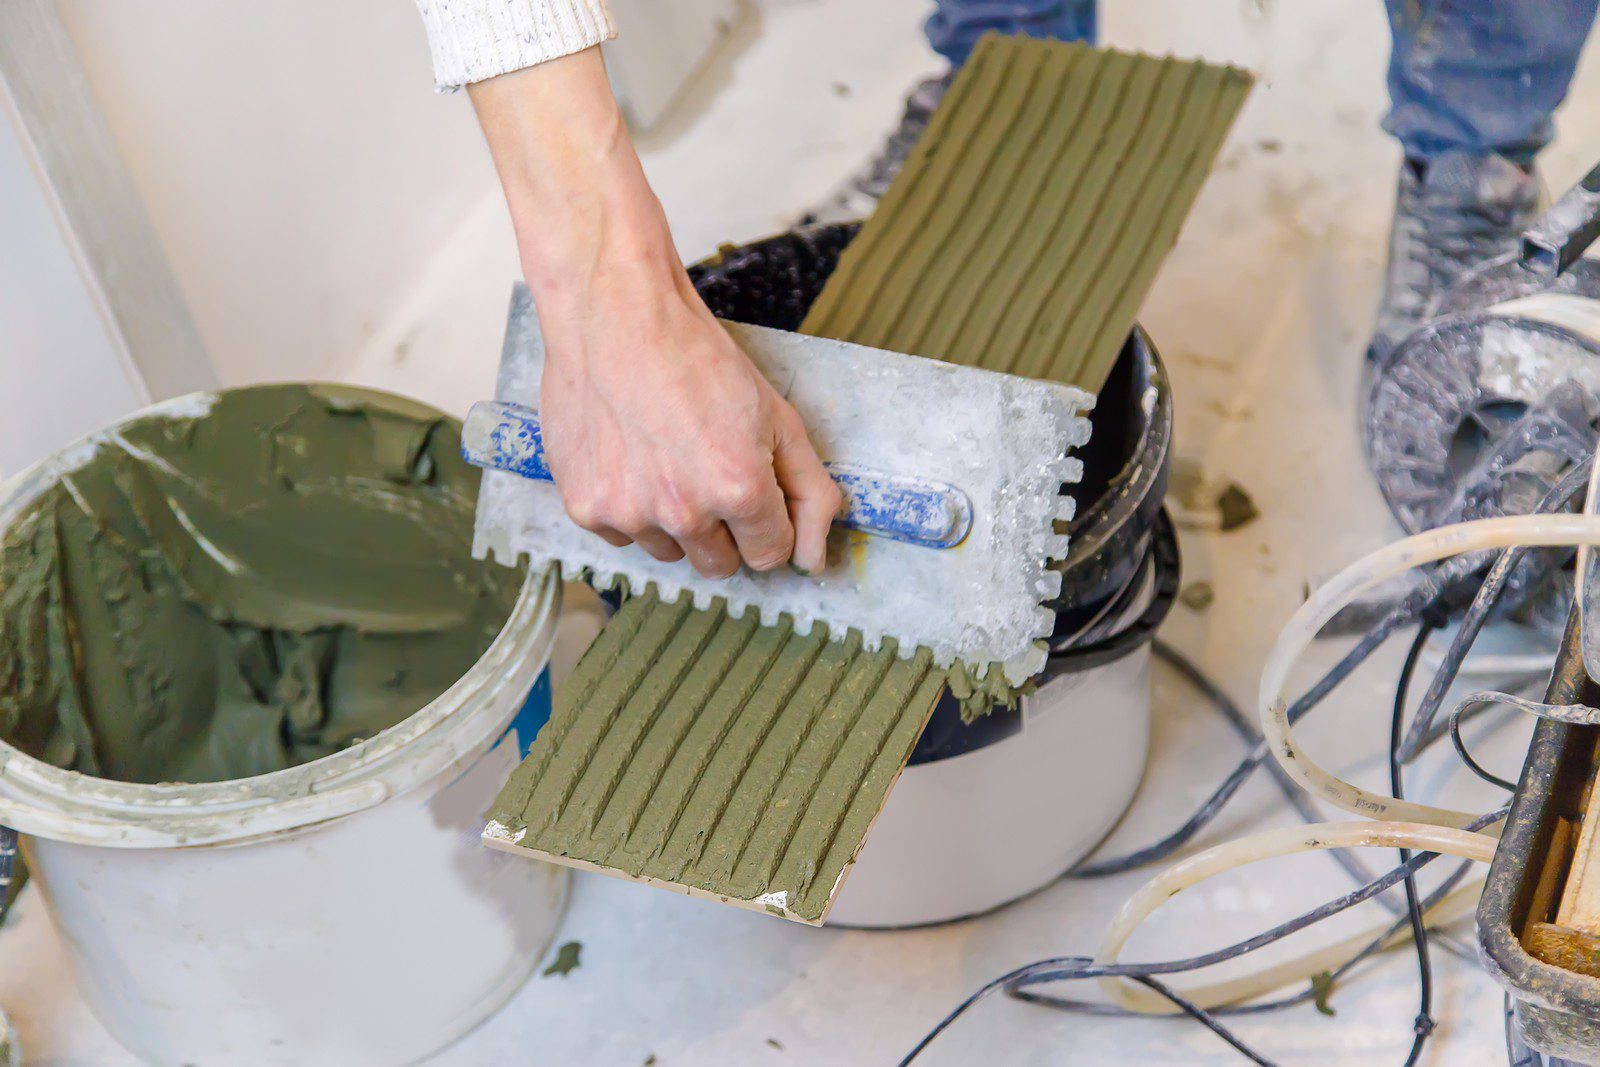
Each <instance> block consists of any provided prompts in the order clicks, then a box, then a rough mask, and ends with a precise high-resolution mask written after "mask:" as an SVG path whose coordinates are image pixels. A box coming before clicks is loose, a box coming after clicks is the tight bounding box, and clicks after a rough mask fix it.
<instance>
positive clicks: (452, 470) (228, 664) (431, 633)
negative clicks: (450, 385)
mask: <svg viewBox="0 0 1600 1067" xmlns="http://www.w3.org/2000/svg"><path fill="white" fill-rule="evenodd" d="M457 437H458V432H457V428H456V426H455V424H453V423H452V422H451V420H449V419H447V418H446V417H445V416H443V415H442V414H440V413H439V412H437V411H434V410H432V409H431V408H427V407H425V406H423V405H420V404H416V403H414V402H412V401H408V400H403V399H402V398H399V397H393V396H389V395H387V394H380V393H373V392H369V391H366V390H355V389H347V388H342V387H333V386H305V385H281V386H262V387H254V388H249V389H240V390H233V391H229V392H226V393H223V394H220V395H218V396H217V397H215V398H213V399H212V400H211V402H210V403H209V404H208V405H206V406H203V407H193V408H191V409H186V410H184V411H182V412H176V413H174V412H165V413H161V414H152V415H147V416H145V417H142V418H138V419H135V420H133V421H131V422H128V423H126V424H124V425H121V426H119V427H117V428H116V429H115V430H114V431H112V432H108V433H106V434H103V435H101V436H100V437H99V438H98V439H96V440H94V441H93V442H92V444H91V447H88V448H85V449H81V450H78V453H77V455H76V457H75V461H74V462H73V463H70V464H63V465H62V468H63V469H61V470H59V471H58V472H57V473H58V477H57V479H56V480H55V483H54V484H52V485H50V486H49V487H48V488H46V489H44V491H43V492H42V493H40V494H39V495H38V496H37V497H36V498H35V499H34V500H32V501H30V502H29V503H28V504H27V505H26V506H25V507H24V508H23V509H22V511H21V513H20V514H18V515H14V516H8V522H7V530H6V534H5V538H4V542H3V546H0V680H3V681H4V683H5V684H4V686H3V688H0V740H5V741H7V742H9V743H11V744H14V745H15V746H16V747H18V748H20V749H22V750H23V751H24V752H27V753H28V754H30V755H33V756H36V757H38V758H41V759H43V760H45V761H47V762H50V763H53V764H55V765H57V766H63V767H70V768H72V769H76V770H81V771H84V772H86V773H90V774H94V775H97V776H100V777H105V778H110V779H113V780H118V781H132V782H157V781H187V782H205V781H220V780H227V779H235V778H242V777H248V776H251V775H255V774H262V773H267V772H270V771H274V770H278V769H281V768H283V767H287V766H293V765H295V764H298V763H303V762H306V761H307V760H312V759H316V758H318V757H320V756H324V755H328V754H330V753H332V752H336V751H338V750H340V749H342V748H345V747H347V746H349V745H351V744H354V743H355V742H357V741H360V740H363V739H365V738H368V737H371V736H373V735H375V734H376V733H378V732H380V731H382V730H384V729H386V728H388V727H390V726H392V725H394V724H395V723H397V722H399V721H400V720H402V719H404V718H405V717H407V716H408V715H410V714H411V713H413V712H415V711H416V710H418V709H419V708H421V707H422V706H424V705H425V704H427V703H428V702H429V701H431V700H432V699H434V698H435V697H437V696H438V695H439V694H440V693H441V692H443V691H444V690H445V689H446V688H447V687H448V686H449V685H451V684H452V683H453V682H455V681H456V679H458V678H459V677H461V675H462V673H463V672H465V671H466V669H467V668H468V667H469V666H471V664H472V663H473V662H474V661H475V660H476V659H477V658H478V656H479V655H481V654H482V652H483V650H484V649H485V648H486V647H488V645H489V642H490V641H491V640H492V639H493V638H494V635H495V634H496V633H497V632H498V631H499V629H500V627H501V625H502V624H503V623H504V621H505V619H506V616H507V615H508V614H509V613H510V610H511V605H512V603H513V602H514V600H515V597H516V593H517V589H518V586H519V584H520V575H519V574H518V573H517V572H515V571H512V570H509V569H505V568H501V567H498V566H495V565H493V564H488V563H483V562H480V561H478V560H474V559H473V558H472V557H471V552H470V540H471V515H472V508H473V504H474V502H475V499H476V487H477V474H476V472H475V471H474V470H473V469H472V468H471V467H469V466H467V465H466V464H465V463H464V462H463V461H462V460H461V459H460V456H459V454H458V444H457Z"/></svg>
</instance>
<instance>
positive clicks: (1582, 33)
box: [1367, 0, 1600, 361]
mask: <svg viewBox="0 0 1600 1067" xmlns="http://www.w3.org/2000/svg"><path fill="white" fill-rule="evenodd" d="M1597 2H1600V0H1515V2H1506V0H1499V2H1496V0H1388V9H1389V24H1390V28H1391V30H1392V31H1393V35H1394V51H1393V53H1392V54H1391V57H1390V63H1389V97H1390V101H1391V105H1392V106H1391V108H1390V110H1389V114H1388V115H1387V117H1385V119H1384V120H1383V128H1384V129H1385V130H1387V131H1388V132H1389V133H1391V134H1393V135H1394V136H1395V138H1396V139H1398V140H1399V142H1400V144H1401V147H1402V148H1403V149H1404V150H1405V156H1406V158H1405V163H1404V164H1403V165H1402V166H1401V169H1400V181H1399V189H1398V193H1397V196H1396V199H1395V217H1394V227H1393V231H1392V233H1391V236H1390V241H1389V268H1388V272H1387V275H1386V276H1385V278H1384V287H1383V293H1382V302H1381V304H1380V306H1379V309H1378V316H1377V322H1376V325H1375V327H1374V329H1373V338H1372V344H1371V346H1370V347H1369V348H1368V353H1367V354H1368V357H1369V358H1370V359H1372V360H1375V361H1377V360H1382V359H1383V358H1384V357H1385V356H1387V355H1388V354H1389V353H1390V352H1391V351H1393V349H1394V347H1395V346H1396V345H1397V344H1398V343H1399V342H1400V341H1401V340H1402V339H1403V338H1404V337H1405V335H1406V334H1407V333H1409V332H1410V331H1411V330H1412V329H1413V328H1415V327H1416V326H1417V325H1419V324H1421V323H1422V322H1424V321H1426V320H1427V318H1428V317H1429V315H1430V314H1431V312H1432V309H1433V307H1434V305H1435V304H1436V302H1437V301H1438V299H1439V297H1440V296H1441V295H1442V294H1443V292H1444V290H1446V289H1447V288H1449V286H1450V285H1451V283H1453V282H1454V281H1455V280H1456V278H1458V277H1459V276H1460V274H1461V273H1462V272H1463V271H1464V270H1466V269H1468V268H1470V267H1473V266H1475V265H1477V264H1478V263H1481V262H1483V261H1485V260H1487V259H1491V258H1493V257H1494V256H1496V255H1499V254H1501V253H1503V252H1506V251H1508V250H1510V249H1512V248H1514V247H1515V246H1516V240H1517V235H1518V233H1520V232H1521V230H1522V229H1523V228H1524V227H1525V226H1526V225H1527V224H1528V223H1529V222H1530V221H1532V219H1533V217H1534V215H1535V213H1536V211H1537V203H1538V188H1539V187H1538V182H1537V180H1536V179H1535V178H1534V177H1533V174H1532V164H1533V159H1534V156H1535V155H1537V154H1538V152H1539V150H1540V149H1541V148H1543V147H1544V146H1545V144H1546V143H1548V142H1549V140H1550V136H1551V132H1552V128H1551V124H1550V116H1551V115H1552V114H1553V113H1554V112H1555V109H1556V108H1557V107H1558V106H1560V104H1561V101H1562V100H1563V99H1565V97H1566V95H1567V87H1568V85H1569V84H1570V83H1571V81H1572V71H1573V68H1574V67H1575V66H1576V65H1577V61H1578V53H1579V52H1580V51H1581V50H1582V48H1583V42H1584V38H1585V37H1586V36H1587V35H1588V32H1589V27H1590V26H1591V25H1592V24H1593V22H1594V18H1595V7H1596V3H1597Z"/></svg>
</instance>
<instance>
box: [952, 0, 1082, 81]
mask: <svg viewBox="0 0 1600 1067" xmlns="http://www.w3.org/2000/svg"><path fill="white" fill-rule="evenodd" d="M924 29H926V30H927V32H928V43H929V44H931V45H932V46H933V50H934V51H935V52H938V53H939V54H940V55H941V56H944V57H945V58H946V59H948V60H949V61H950V66H951V67H952V68H955V67H959V66H961V64H963V63H965V62H966V61H967V56H969V55H970V54H971V53H972V47H973V45H975V44H977V43H978V38H979V37H982V36H983V35H984V34H985V33H987V32H989V31H990V30H999V31H1000V32H1001V33H1017V34H1025V35H1027V36H1029V37H1054V38H1055V39H1057V40H1061V41H1088V42H1090V43H1091V44H1092V43H1094V31H1095V0H939V3H938V6H937V7H936V8H935V9H934V12H933V14H932V15H931V16H929V18H928V21H927V23H926V24H925V26H924Z"/></svg>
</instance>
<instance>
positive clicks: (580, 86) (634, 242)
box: [472, 50, 840, 577]
mask: <svg viewBox="0 0 1600 1067" xmlns="http://www.w3.org/2000/svg"><path fill="white" fill-rule="evenodd" d="M472 95H473V101H474V104H475V105H476V107H477V109H478V113H479V118H480V120H481V122H482V124H483V127H484V131H485V134H486V136H487V137H488V140H489V144H490V148H491V150H492V151H493V153H494V156H495V163H496V167H497V168H498V170H499V172H500V176H501V180H502V184H503V185H504V187H505V190H506V199H507V202H508V204H509V205H510V207H511V214H512V219H513V222H514V224H515V226H516V229H517V236H518V244H519V248H520V250H521V253H522V262H523V271H524V274H525V276H526V277H527V280H528V284H529V287H530V288H531V289H532V291H533V294H534V300H535V303H536V304H537V305H538V309H539V319H540V323H541V328H542V329H543V331H544V336H545V349H546V353H547V355H546V362H545V372H544V382H543V386H542V391H541V397H540V417H541V422H542V424H543V426H544V436H545V449H546V454H547V456H548V457H549V462H550V467H551V471H552V473H553V474H554V475H555V480H556V484H557V486H558V487H559V488H560V489H561V492H562V498H563V500H564V501H565V502H566V505H567V508H568V511H569V513H570V514H571V516H572V518H573V519H574V521H576V522H577V523H578V524H579V525H580V526H583V527H584V528H585V529H589V530H592V531H593V532H595V533H596V534H598V535H599V536H601V537H603V538H605V539H606V540H607V541H608V542H610V543H611V544H614V545H619V546H620V545H626V544H628V543H630V542H636V543H638V544H639V545H640V547H642V548H643V549H644V550H645V551H647V552H649V553H650V554H651V555H652V556H655V557H656V558H657V559H662V560H667V561H673V560H678V559H682V558H684V557H685V556H687V557H688V559H689V561H690V563H691V564H692V565H693V566H694V567H695V569H696V570H698V571H699V572H700V573H702V574H704V575H706V576H708V577H727V576H728V575H731V574H732V573H734V571H736V570H737V569H738V567H739V565H740V563H741V561H742V562H744V563H746V564H748V565H749V566H750V567H752V568H754V569H756V570H771V569H773V568H775V567H779V566H782V565H783V564H784V563H786V562H788V561H790V560H791V559H792V560H793V562H794V564H795V566H796V567H798V568H799V569H801V570H804V571H807V572H815V571H818V570H820V569H821V568H822V565H823V562H824V554H825V550H826V539H827V533H828V528H829V526H830V524H831V523H832V520H833V518H834V516H835V515H836V514H837V513H838V509H839V504H840V497H839V490H838V488H837V487H836V486H835V485H834V484H833V481H832V479H831V478H829V476H828V474H827V471H826V470H825V469H824V468H823V466H822V464H821V461H820V460H819V459H818V457H817V455H816V452H815V450H814V449H813V448H812V446H811V443H810V441H809V440H808V439H807V438H806V434H805V428H804V426H803V425H802V424H801V422H800V418H799V415H798V414H797V413H796V412H795V410H794V408H793V407H792V406H791V405H789V403H788V402H787V401H785V400H784V399H783V398H782V397H781V396H779V395H778V393H777V391H776V390H774V389H773V388H772V386H771V385H770V384H769V383H768V382H767V381H766V379H765V378H763V377H762V375H761V373H760V372H759V371H758V370H757V369H756V368H755V367H754V365H753V364H751V362H750V360H749V358H748V357H747V356H746V355H745V354H744V353H743V352H742V351H740V350H739V348H738V347H737V346H736V345H735V344H734V343H733V341H732V340H731V339H730V338H729V336H728V334H727V332H726V331H724V330H723V329H722V327H721V326H720V325H719V324H718V323H717V321H716V319H715V318H714V317H712V315H711V313H710V312H709V311H708V310H707V309H706V307H705V305H704V303H703V302H701V300H700V298H699V295H698V294H696V293H695V291H694V289H693V287H692V285H691V284H690V282H689V279H688V276H687V275H686V274H685V273H684V271H683V268H682V266H681V265H680V264H679V263H678V259H677V254H676V251H675V249H674V248H673V245H672V239H671V234H670V232H669V230H668V227H667V224H666V219H665V216H664V214H663V213H662V211H661V207H660V204H659V203H658V202H657V201H656V199H655V196H654V194H653V193H652V192H651V191H650V188H649V185H648V183H647V182H646V181H645V178H644V173H643V169H642V168H641V167H640V165H639V161H638V156H637V154H636V153H635V152H634V150H633V146H632V143H631V142H630V141H629V140H628V137H627V132H626V129H625V127H624V126H623V125H622V120H621V116H620V114H618V113H617V111H616V105H615V101H614V100H613V99H612V97H611V93H610V88H609V85H608V84H607V83H606V81H605V72H604V67H603V65H602V64H601V62H600V59H599V55H598V52H595V51H593V50H591V51H590V52H586V53H579V54H578V55H576V56H570V57H566V58H563V59H560V60H555V61H552V62H550V63H546V64H541V65H539V66H538V67H532V68H528V69H527V70H524V71H518V72H516V73H514V74H510V75H503V76H501V77H499V78H495V79H491V80H490V81H487V82H482V83H479V84H478V85H475V86H473V87H472Z"/></svg>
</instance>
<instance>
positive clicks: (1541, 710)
mask: <svg viewBox="0 0 1600 1067" xmlns="http://www.w3.org/2000/svg"><path fill="white" fill-rule="evenodd" d="M1495 705H1501V706H1505V707H1511V708H1515V709H1517V710H1518V711H1525V712H1527V713H1528V714H1530V715H1536V716H1538V717H1539V718H1541V719H1550V720H1552V721H1554V722H1564V723H1569V724H1572V725H1576V726H1597V725H1600V708H1591V707H1589V706H1588V705H1587V704H1547V703H1545V702H1544V701H1542V700H1529V699H1528V698H1526V697H1520V696H1517V695H1515V694H1513V693H1501V692H1498V691H1496V690H1493V689H1485V690H1481V691H1479V692H1476V693H1468V694H1467V695H1466V696H1464V697H1462V698H1461V700H1460V701H1459V702H1457V704H1456V707H1455V710H1454V711H1452V712H1451V713H1450V727H1449V729H1450V742H1451V744H1453V745H1454V746H1455V749H1456V754H1457V755H1459V756H1460V757H1461V761H1462V762H1463V763H1465V764H1466V765H1467V769H1468V770H1470V771H1472V773H1473V774H1476V775H1477V776H1478V777H1479V778H1482V779H1483V780H1484V781H1486V782H1489V783H1491V784H1493V785H1497V786H1499V787H1500V788H1501V789H1505V790H1507V791H1509V792H1515V791H1516V788H1517V784H1516V783H1515V782H1512V781H1510V780H1508V779H1505V778H1502V777H1500V776H1499V775H1497V774H1494V773H1492V772H1490V771H1488V770H1486V769H1485V768H1484V767H1483V765H1482V764H1480V763H1479V762H1478V761H1477V760H1476V759H1475V758H1473V755H1472V753H1471V752H1469V751H1468V750H1467V744H1466V741H1465V740H1464V739H1463V738H1462V736H1461V721H1462V719H1463V717H1464V716H1466V715H1467V714H1468V713H1470V712H1472V711H1475V710H1477V709H1479V708H1486V707H1492V706H1495Z"/></svg>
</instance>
